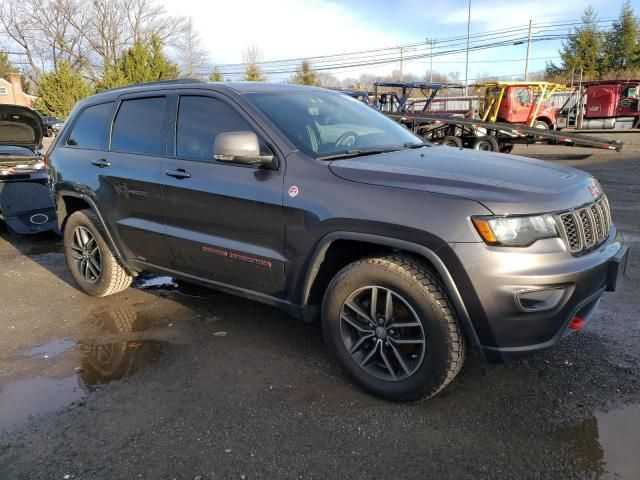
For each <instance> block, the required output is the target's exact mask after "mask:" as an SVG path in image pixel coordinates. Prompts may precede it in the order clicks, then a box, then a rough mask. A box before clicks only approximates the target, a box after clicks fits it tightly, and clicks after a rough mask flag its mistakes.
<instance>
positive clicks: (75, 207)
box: [56, 191, 137, 276]
mask: <svg viewBox="0 0 640 480" xmlns="http://www.w3.org/2000/svg"><path fill="white" fill-rule="evenodd" d="M56 196H57V200H56V216H57V218H58V228H59V229H60V231H61V232H63V231H64V227H65V225H66V223H67V220H68V218H69V217H70V216H71V214H73V213H74V212H77V211H79V210H85V209H88V210H91V211H93V212H94V213H95V214H96V216H97V217H98V221H99V222H100V227H101V229H102V231H103V232H104V234H105V237H106V238H105V241H106V242H107V243H108V244H109V246H110V247H111V249H112V251H113V253H114V254H115V256H116V258H117V259H118V260H119V261H120V263H121V264H122V265H123V266H124V267H125V268H126V269H127V271H128V272H129V274H131V275H134V276H135V275H137V270H136V269H135V268H133V267H132V266H131V265H130V264H129V263H128V262H127V261H126V260H125V258H124V257H123V255H122V253H121V251H120V249H119V248H118V245H117V244H116V242H115V240H114V239H113V236H112V235H111V231H110V230H109V228H108V227H107V224H106V222H105V221H104V218H103V217H102V215H101V214H100V210H98V207H97V206H96V204H95V202H94V201H93V199H91V198H90V197H88V196H87V195H83V194H81V193H78V192H74V191H62V192H58V193H57V195H56Z"/></svg>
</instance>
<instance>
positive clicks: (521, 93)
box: [516, 88, 531, 103]
mask: <svg viewBox="0 0 640 480" xmlns="http://www.w3.org/2000/svg"><path fill="white" fill-rule="evenodd" d="M516 99H517V100H518V101H519V102H520V103H531V92H530V91H529V89H528V88H520V89H519V90H517V91H516Z"/></svg>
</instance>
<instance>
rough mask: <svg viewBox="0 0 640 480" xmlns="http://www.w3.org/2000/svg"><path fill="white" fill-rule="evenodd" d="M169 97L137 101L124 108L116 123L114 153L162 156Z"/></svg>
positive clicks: (123, 106)
mask: <svg viewBox="0 0 640 480" xmlns="http://www.w3.org/2000/svg"><path fill="white" fill-rule="evenodd" d="M164 104H165V97H153V98H136V99H133V100H125V101H124V102H122V104H121V105H120V109H119V110H118V114H117V115H116V119H115V122H114V124H113V133H112V135H111V150H117V151H121V152H132V153H147V154H151V155H153V154H158V153H160V138H161V130H162V113H163V112H164Z"/></svg>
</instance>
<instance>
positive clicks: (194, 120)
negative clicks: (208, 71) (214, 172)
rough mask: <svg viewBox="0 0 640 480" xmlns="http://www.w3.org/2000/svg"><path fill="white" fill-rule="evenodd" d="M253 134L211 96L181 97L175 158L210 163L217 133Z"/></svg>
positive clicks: (241, 121) (230, 109)
mask: <svg viewBox="0 0 640 480" xmlns="http://www.w3.org/2000/svg"><path fill="white" fill-rule="evenodd" d="M240 131H245V132H246V131H253V128H251V126H250V125H249V124H248V123H247V122H246V121H245V120H244V119H243V118H242V117H241V116H240V115H239V114H238V113H237V112H236V111H235V110H234V109H233V108H231V107H230V106H229V105H227V104H226V103H224V102H222V101H221V100H216V99H215V98H211V97H199V96H195V95H194V96H190V95H185V96H182V97H180V105H179V107H178V125H177V132H176V133H177V135H176V154H177V155H178V157H184V158H193V159H197V160H210V161H212V162H213V161H214V160H213V141H214V140H215V138H216V136H217V135H218V134H219V133H224V132H240Z"/></svg>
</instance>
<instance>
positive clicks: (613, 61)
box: [605, 0, 640, 70]
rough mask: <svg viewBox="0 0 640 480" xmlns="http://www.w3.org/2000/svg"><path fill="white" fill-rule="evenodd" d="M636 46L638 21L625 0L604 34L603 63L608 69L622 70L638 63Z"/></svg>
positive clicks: (639, 59) (628, 2)
mask: <svg viewBox="0 0 640 480" xmlns="http://www.w3.org/2000/svg"><path fill="white" fill-rule="evenodd" d="M639 53H640V52H639V48H638V21H637V20H636V18H635V16H634V14H633V8H631V2H630V1H629V0H627V1H626V2H625V3H624V4H623V5H622V8H621V9H620V14H619V15H618V19H617V20H616V21H615V22H613V25H612V28H611V30H610V31H609V32H607V34H606V44H605V63H606V66H607V68H608V69H609V70H623V69H625V68H633V67H637V66H638V65H639V64H640V58H639V56H638V54H639Z"/></svg>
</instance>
